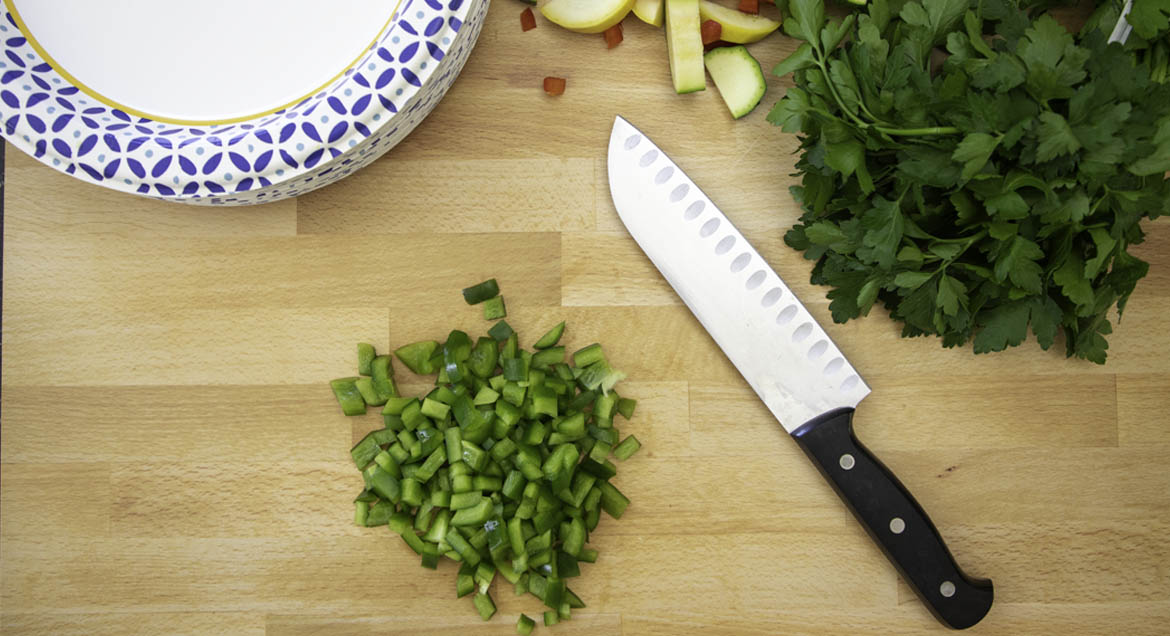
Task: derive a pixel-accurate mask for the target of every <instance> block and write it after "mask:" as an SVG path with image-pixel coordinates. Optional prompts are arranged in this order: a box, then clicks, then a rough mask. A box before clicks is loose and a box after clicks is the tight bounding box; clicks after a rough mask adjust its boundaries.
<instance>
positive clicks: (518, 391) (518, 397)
mask: <svg viewBox="0 0 1170 636" xmlns="http://www.w3.org/2000/svg"><path fill="white" fill-rule="evenodd" d="M527 391H528V388H527V387H523V386H520V385H519V384H517V383H516V382H508V383H506V384H505V385H504V390H503V392H502V395H503V396H504V400H505V401H506V402H508V403H509V404H511V405H512V406H517V407H519V406H520V405H522V404H523V403H524V394H525V393H527ZM362 408H365V403H362ZM517 413H519V411H517Z"/></svg>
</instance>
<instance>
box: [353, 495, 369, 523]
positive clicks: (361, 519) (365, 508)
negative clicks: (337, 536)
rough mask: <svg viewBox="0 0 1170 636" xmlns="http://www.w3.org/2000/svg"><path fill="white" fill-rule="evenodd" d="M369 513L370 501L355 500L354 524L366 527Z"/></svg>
mask: <svg viewBox="0 0 1170 636" xmlns="http://www.w3.org/2000/svg"><path fill="white" fill-rule="evenodd" d="M369 513H370V504H369V502H365V501H355V502H353V524H354V525H355V526H362V527H364V526H365V525H366V517H367V516H368V515H369Z"/></svg>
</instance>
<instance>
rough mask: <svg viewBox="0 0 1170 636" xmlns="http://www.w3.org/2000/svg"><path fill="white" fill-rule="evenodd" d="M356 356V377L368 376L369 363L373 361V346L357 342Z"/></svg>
mask: <svg viewBox="0 0 1170 636" xmlns="http://www.w3.org/2000/svg"><path fill="white" fill-rule="evenodd" d="M357 354H358V375H370V362H373V360H374V355H375V353H374V345H372V344H367V343H365V342H359V343H358V346H357Z"/></svg>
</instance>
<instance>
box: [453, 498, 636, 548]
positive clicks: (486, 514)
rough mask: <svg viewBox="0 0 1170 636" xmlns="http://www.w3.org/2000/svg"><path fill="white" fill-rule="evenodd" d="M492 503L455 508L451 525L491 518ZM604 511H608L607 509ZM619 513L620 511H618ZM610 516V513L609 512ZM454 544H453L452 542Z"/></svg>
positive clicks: (489, 500)
mask: <svg viewBox="0 0 1170 636" xmlns="http://www.w3.org/2000/svg"><path fill="white" fill-rule="evenodd" d="M492 511H493V505H492V500H491V499H482V500H480V502H479V503H478V504H476V505H474V506H472V507H470V508H464V509H462V510H457V511H456V512H455V515H454V516H452V517H451V525H453V526H456V527H459V526H479V525H483V522H485V521H487V520H488V519H490V518H491V516H492ZM606 512H609V511H608V510H607V511H606ZM619 514H620V513H619ZM611 516H612V513H611ZM615 518H616V517H615ZM452 545H454V544H452Z"/></svg>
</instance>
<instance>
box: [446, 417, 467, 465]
mask: <svg viewBox="0 0 1170 636" xmlns="http://www.w3.org/2000/svg"><path fill="white" fill-rule="evenodd" d="M443 435H444V441H445V442H446V444H447V457H449V458H454V459H455V461H458V458H460V457H463V431H462V429H460V428H459V427H458V426H452V427H450V428H448V429H447V430H446V431H445V432H444V433H443Z"/></svg>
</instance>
